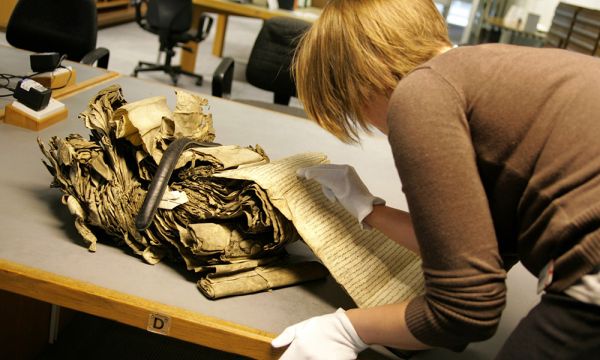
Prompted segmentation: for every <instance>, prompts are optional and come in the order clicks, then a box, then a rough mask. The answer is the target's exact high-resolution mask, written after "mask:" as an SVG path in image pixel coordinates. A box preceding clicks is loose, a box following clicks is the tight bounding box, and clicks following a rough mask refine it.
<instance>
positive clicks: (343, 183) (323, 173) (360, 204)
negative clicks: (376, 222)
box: [296, 164, 385, 226]
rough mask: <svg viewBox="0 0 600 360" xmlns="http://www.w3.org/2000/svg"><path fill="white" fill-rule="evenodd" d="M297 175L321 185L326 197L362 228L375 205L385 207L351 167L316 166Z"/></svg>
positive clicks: (380, 199)
mask: <svg viewBox="0 0 600 360" xmlns="http://www.w3.org/2000/svg"><path fill="white" fill-rule="evenodd" d="M296 175H298V177H301V178H305V179H313V180H315V181H317V182H318V183H320V184H321V187H322V188H323V193H324V194H325V196H326V197H327V198H328V199H329V200H331V201H336V200H337V201H339V203H340V204H341V205H342V206H343V207H344V208H345V209H346V210H347V211H348V212H349V213H351V214H352V215H354V217H355V218H356V219H358V222H359V223H360V225H361V226H364V224H363V220H364V218H366V217H367V215H369V214H370V213H371V212H372V211H373V205H385V200H383V199H382V198H379V197H377V196H373V195H372V194H371V193H370V192H369V189H367V187H366V186H365V184H364V183H363V182H362V180H361V179H360V177H359V176H358V174H357V173H356V170H354V168H353V167H352V166H350V165H335V164H323V165H316V166H311V167H307V168H301V169H298V170H297V171H296Z"/></svg>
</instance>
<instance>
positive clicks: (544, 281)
mask: <svg viewBox="0 0 600 360" xmlns="http://www.w3.org/2000/svg"><path fill="white" fill-rule="evenodd" d="M553 277H554V260H550V261H549V262H548V263H547V264H546V266H544V268H542V270H541V271H540V274H539V275H538V286H537V293H538V294H539V293H541V292H542V291H544V289H546V288H547V287H548V285H550V284H551V283H552V278H553Z"/></svg>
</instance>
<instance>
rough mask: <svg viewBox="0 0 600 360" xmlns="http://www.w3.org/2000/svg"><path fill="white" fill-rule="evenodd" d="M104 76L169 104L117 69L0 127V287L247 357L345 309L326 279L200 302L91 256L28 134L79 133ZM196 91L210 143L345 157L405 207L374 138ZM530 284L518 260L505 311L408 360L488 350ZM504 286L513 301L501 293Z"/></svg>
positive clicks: (159, 278) (115, 259) (531, 297)
mask: <svg viewBox="0 0 600 360" xmlns="http://www.w3.org/2000/svg"><path fill="white" fill-rule="evenodd" d="M113 83H118V84H120V85H121V86H122V88H123V94H124V96H125V98H126V99H127V100H128V101H130V102H131V101H135V100H140V99H144V98H148V97H151V96H156V95H164V96H166V97H167V100H168V103H169V105H170V107H171V108H174V105H175V95H174V90H175V88H173V87H170V86H168V85H164V84H160V83H154V82H148V81H144V80H140V79H134V78H130V77H121V78H116V79H111V80H109V81H108V82H106V83H104V84H102V85H101V86H95V87H92V88H88V89H85V90H80V91H79V92H75V93H71V94H70V95H69V96H65V97H64V98H62V99H61V101H62V102H64V103H65V104H66V105H67V106H68V108H69V119H68V120H66V121H63V122H60V123H58V124H55V125H53V126H51V127H49V128H47V129H44V130H42V131H40V132H37V133H36V132H32V131H28V130H25V129H22V128H18V127H13V126H10V125H6V124H0V166H1V167H2V171H0V198H1V199H2V201H1V202H0V289H2V290H6V291H9V292H12V293H16V294H21V295H24V296H28V297H32V298H35V299H38V300H41V301H45V302H49V303H52V304H57V305H59V306H63V307H67V308H71V309H75V310H78V311H82V312H85V313H89V314H93V315H97V316H101V317H104V318H108V319H112V320H116V321H118V322H121V323H124V324H128V325H131V326H135V327H138V328H141V329H148V326H149V321H150V322H151V319H152V317H153V316H161V317H162V319H165V320H168V321H169V322H170V328H169V330H168V331H166V335H167V336H171V337H174V338H177V339H181V340H185V341H188V342H191V343H195V344H200V345H203V346H208V347H211V348H214V349H219V350H224V351H228V352H233V353H236V354H241V355H245V356H249V357H252V358H258V359H272V358H276V357H277V355H278V354H277V353H275V352H273V351H272V349H271V346H270V341H271V339H272V338H273V336H274V335H275V334H277V333H279V332H280V331H282V330H283V329H284V328H285V327H287V326H289V325H291V324H294V323H296V322H299V321H302V320H305V319H307V318H309V317H312V316H316V315H321V314H326V313H330V312H333V311H334V310H335V309H336V308H338V307H344V308H349V307H352V306H354V305H353V302H352V301H351V299H350V298H349V297H348V296H347V295H346V294H345V292H344V291H343V290H342V289H341V288H340V287H339V286H338V285H337V284H336V283H335V282H334V281H333V280H332V279H331V278H328V279H327V280H326V281H315V282H310V283H306V284H303V285H298V286H292V287H288V288H284V289H277V290H274V291H272V292H263V293H258V294H252V295H246V296H237V297H231V298H225V299H221V300H216V301H212V300H208V299H206V298H204V297H203V296H202V295H201V293H200V292H199V291H198V290H197V288H196V284H195V279H194V276H193V274H190V273H188V272H186V271H185V270H183V269H182V268H177V267H174V266H171V265H168V264H165V263H160V264H157V265H154V266H151V265H148V264H146V263H144V261H143V260H141V259H140V258H137V257H133V256H131V255H129V254H128V253H126V252H125V251H124V250H122V249H120V248H117V247H114V246H112V245H111V242H110V241H109V240H107V239H105V241H101V242H100V243H99V244H98V249H97V252H96V253H90V252H88V251H87V248H86V247H85V246H84V245H83V244H82V242H81V238H80V236H79V234H78V233H77V232H76V230H75V228H74V226H73V220H72V217H71V215H70V214H69V212H68V210H67V208H66V207H65V206H64V205H62V204H61V203H60V197H61V193H60V191H59V190H56V189H50V188H49V183H50V181H51V179H52V178H51V176H50V174H49V173H48V172H47V170H46V169H45V168H44V166H43V165H42V164H41V162H40V159H41V158H42V154H41V152H40V151H39V149H38V147H37V144H36V138H37V137H38V136H39V137H40V138H42V139H43V140H48V139H49V138H50V137H51V136H60V137H65V136H66V135H68V134H71V133H79V134H82V135H83V136H84V137H85V136H86V135H87V134H88V133H89V132H88V130H87V129H86V128H85V127H84V126H83V124H82V123H81V122H80V121H79V120H78V119H77V114H78V113H79V112H81V111H82V110H84V109H85V108H86V106H87V103H88V100H89V99H90V98H91V97H92V96H93V95H94V94H96V92H97V91H98V90H99V89H100V88H103V87H105V86H107V85H109V84H113ZM207 98H208V99H209V105H210V109H211V112H212V113H213V119H214V127H215V130H216V135H217V137H216V141H218V142H220V143H222V144H238V145H254V144H260V145H261V146H262V147H263V148H264V149H265V151H266V152H267V154H268V155H269V156H270V157H271V159H273V160H275V159H279V158H282V157H285V156H289V155H293V154H297V153H301V152H306V151H321V152H324V153H326V154H327V155H328V157H329V158H330V160H331V161H332V162H333V163H348V164H351V165H353V166H354V167H355V168H356V169H357V171H358V173H359V174H360V175H361V177H362V179H363V180H364V182H365V183H366V185H367V186H368V187H369V188H370V189H371V191H372V192H373V193H374V194H377V195H379V196H381V197H382V198H384V199H386V200H387V203H388V204H389V205H390V206H393V207H396V208H400V209H406V208H407V206H406V202H405V198H404V196H403V193H402V190H401V184H400V181H399V179H398V176H397V174H396V170H395V166H394V162H393V159H392V156H391V152H390V150H389V145H388V143H387V139H386V138H385V137H384V136H382V135H374V136H370V137H366V138H364V140H363V142H362V146H360V147H358V146H350V145H346V144H342V143H340V142H339V141H338V140H337V139H336V138H335V137H333V136H332V135H330V134H328V133H326V132H325V131H324V130H322V129H321V128H319V127H318V126H317V125H316V124H314V123H312V122H309V121H307V120H305V119H301V118H297V117H293V116H288V115H283V114H281V113H276V112H272V111H269V110H265V109H260V108H255V107H252V106H249V105H245V104H240V103H236V102H233V101H229V100H225V99H220V98H214V97H210V96H207ZM288 251H289V252H290V253H291V254H292V256H296V257H299V258H306V259H308V258H312V257H313V255H312V253H310V251H308V249H307V248H306V247H305V246H304V245H303V244H302V243H300V242H296V243H294V244H291V245H289V246H288ZM534 284H535V281H534V279H533V278H532V277H531V276H530V275H528V274H527V273H526V272H525V271H524V270H523V268H521V267H516V268H515V269H514V270H512V271H511V272H510V274H509V280H508V290H509V298H508V303H507V308H506V310H505V312H504V315H503V318H502V322H501V324H500V327H499V330H498V333H497V334H496V335H495V336H494V337H493V338H492V339H490V340H488V341H485V342H481V343H476V344H473V345H471V346H469V347H468V348H467V350H466V352H465V353H463V354H456V353H452V352H450V351H446V350H432V351H428V352H423V353H421V354H418V355H417V356H415V357H414V358H415V359H441V358H443V359H489V358H492V357H493V354H494V353H495V352H496V351H497V350H498V348H499V347H500V346H501V345H502V343H503V342H504V340H505V339H506V337H507V336H508V334H509V333H510V331H511V330H512V329H513V328H514V326H515V325H516V323H517V322H518V321H519V320H520V318H521V317H522V316H523V315H524V314H525V313H526V311H528V309H529V308H531V306H532V305H533V304H534V303H535V302H536V301H537V297H536V295H535V289H534V288H535V286H534ZM515 293H518V294H519V295H518V301H514V300H513V298H512V297H511V294H515ZM512 296H514V295H512ZM1 306H3V305H2V304H0V307H1ZM4 306H6V305H4ZM376 350H377V351H372V350H371V351H370V352H365V353H363V354H361V358H367V359H380V358H382V357H390V358H393V356H392V355H391V354H390V353H389V352H386V350H384V349H381V348H377V349H376Z"/></svg>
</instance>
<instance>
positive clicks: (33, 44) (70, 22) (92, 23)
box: [6, 0, 98, 61]
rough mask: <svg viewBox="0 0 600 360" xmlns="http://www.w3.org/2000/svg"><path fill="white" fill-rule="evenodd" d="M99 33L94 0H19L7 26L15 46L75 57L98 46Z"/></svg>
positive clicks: (76, 59) (11, 41) (74, 58)
mask: <svg viewBox="0 0 600 360" xmlns="http://www.w3.org/2000/svg"><path fill="white" fill-rule="evenodd" d="M97 34H98V23H97V13H96V1H95V0H51V1H50V0H19V2H17V5H16V6H15V8H14V10H13V12H12V15H11V17H10V20H9V22H8V26H7V27H6V40H7V41H8V43H9V44H11V45H12V46H14V47H17V48H21V49H25V50H29V51H33V52H50V51H56V52H59V53H61V54H63V55H67V58H68V59H69V60H73V61H80V60H81V58H82V57H83V56H84V55H85V54H87V53H88V52H90V51H92V50H94V49H95V48H96V39H97Z"/></svg>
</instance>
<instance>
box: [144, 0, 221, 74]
mask: <svg viewBox="0 0 600 360" xmlns="http://www.w3.org/2000/svg"><path fill="white" fill-rule="evenodd" d="M142 4H145V6H146V13H145V15H142ZM135 20H136V22H137V23H138V24H139V25H140V27H141V28H142V29H144V30H146V31H149V32H151V33H153V34H156V35H158V40H159V43H160V47H159V54H158V61H157V63H148V62H144V61H140V62H139V63H138V65H137V66H136V68H135V69H134V70H133V76H137V74H138V73H139V72H146V71H163V72H165V73H167V74H169V76H170V77H171V81H172V82H173V85H177V80H178V79H179V75H180V74H185V75H189V76H192V77H194V78H196V85H198V86H200V85H202V75H200V74H195V73H193V72H188V71H185V70H182V69H181V66H178V65H172V64H171V61H172V59H173V56H175V50H174V48H175V47H181V48H182V49H183V50H184V51H192V49H190V48H188V47H185V46H184V44H185V43H187V42H188V41H195V42H201V41H203V40H204V39H206V37H207V36H208V34H209V32H210V29H211V27H212V23H213V19H212V18H211V17H210V16H207V15H204V14H202V15H201V16H200V22H199V24H198V31H197V32H196V33H195V34H192V33H189V30H190V29H191V27H192V0H137V1H136V2H135ZM163 51H164V52H165V53H166V56H165V63H164V64H160V57H161V56H160V55H161V53H162V52H163Z"/></svg>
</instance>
